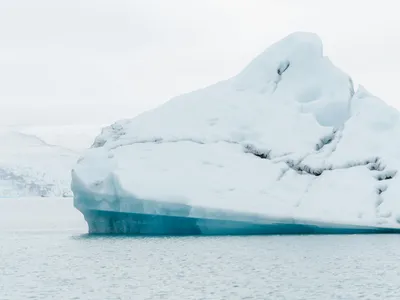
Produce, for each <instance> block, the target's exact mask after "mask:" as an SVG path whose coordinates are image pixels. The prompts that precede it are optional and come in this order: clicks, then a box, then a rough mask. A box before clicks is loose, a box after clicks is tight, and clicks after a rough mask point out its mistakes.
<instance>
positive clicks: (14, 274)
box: [0, 199, 400, 300]
mask: <svg viewBox="0 0 400 300" xmlns="http://www.w3.org/2000/svg"><path fill="white" fill-rule="evenodd" d="M86 233H87V225H86V223H85V221H84V219H83V217H82V215H81V214H80V213H79V212H78V211H76V210H75V209H74V208H73V207H72V199H0V299H1V300H15V299H18V300H19V299H85V300H87V299H89V300H90V299H96V300H97V299H99V300H100V299H107V300H112V299H135V300H136V299H139V300H140V299H294V300H295V299H299V300H300V299H307V300H310V299H318V300H320V299H323V300H329V299H346V300H351V299H399V298H400V235H395V234H387V235H386V234H382V235H374V234H371V235H286V236H273V235H272V236H271V235H270V236H224V237H218V236H213V237H199V236H198V237H190V236H187V237H112V236H89V235H87V234H86Z"/></svg>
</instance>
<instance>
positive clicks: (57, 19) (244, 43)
mask: <svg viewBox="0 0 400 300" xmlns="http://www.w3.org/2000/svg"><path fill="white" fill-rule="evenodd" d="M397 2H398V1H393V0H380V1H365V0H359V1H356V0H353V1H348V0H342V1H341V0H336V1H321V0H302V1H298V0H276V1H272V0H270V1H267V0H251V1H245V0H241V1H239V0H202V1H195V0H193V1H192V0H168V1H165V0H142V1H135V0H0V125H5V124H72V123H79V124H82V123H86V124H88V123H89V124H90V123H95V124H97V123H101V124H104V123H109V122H112V121H114V120H116V119H120V118H126V117H132V116H135V115H136V114H138V113H140V112H142V111H144V110H147V109H150V108H152V107H155V106H157V105H158V104H160V103H162V102H165V101H167V100H168V99H169V98H171V97H173V96H175V95H178V94H181V93H184V92H189V91H191V90H194V89H197V88H201V87H204V86H207V85H209V84H212V83H215V82H216V81H219V80H223V79H226V78H229V77H231V76H233V75H235V74H236V73H238V72H239V71H240V70H241V69H242V68H243V67H244V66H245V65H246V64H247V63H249V61H251V59H252V58H254V57H255V56H256V55H257V54H258V53H260V52H262V51H263V50H264V49H265V48H266V47H268V46H269V45H270V44H272V43H273V42H275V41H277V40H279V39H281V38H283V37H284V36H286V35H287V34H289V33H291V32H293V31H312V32H316V33H317V34H318V35H319V36H320V37H321V38H322V39H323V42H324V49H325V54H326V55H328V56H329V57H330V58H331V60H332V61H333V62H334V63H335V64H336V65H337V66H339V67H340V68H341V69H343V70H344V71H346V72H347V73H349V74H350V75H351V76H352V77H353V79H354V81H355V82H357V83H360V84H362V85H364V86H365V87H366V88H367V89H368V90H370V91H371V92H372V93H374V94H376V95H377V96H379V97H381V98H382V99H384V100H385V101H386V102H388V103H389V104H391V105H393V106H395V107H398V108H400V89H399V88H398V86H399V83H398V81H399V80H398V78H400V18H398V9H397V6H398V5H399V4H398V3H397Z"/></svg>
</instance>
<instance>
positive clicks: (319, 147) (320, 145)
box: [315, 128, 338, 151]
mask: <svg viewBox="0 0 400 300" xmlns="http://www.w3.org/2000/svg"><path fill="white" fill-rule="evenodd" d="M337 133H338V129H336V128H335V129H333V131H332V133H330V134H328V135H326V136H324V137H322V138H321V139H320V140H319V142H318V143H317V144H316V145H315V151H320V150H322V148H324V147H325V146H326V145H329V144H331V143H332V142H333V140H334V139H335V138H336V134H337Z"/></svg>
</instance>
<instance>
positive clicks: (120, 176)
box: [72, 33, 400, 234]
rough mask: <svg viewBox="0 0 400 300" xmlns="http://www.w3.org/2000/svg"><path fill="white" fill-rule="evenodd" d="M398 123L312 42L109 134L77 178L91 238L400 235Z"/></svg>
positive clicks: (285, 43) (281, 47)
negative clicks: (122, 235) (120, 235)
mask: <svg viewBox="0 0 400 300" xmlns="http://www.w3.org/2000/svg"><path fill="white" fill-rule="evenodd" d="M399 140H400V122H399V113H398V112H397V111H396V110H395V109H393V108H391V107H389V106H388V105H386V104H385V103H384V102H382V101H381V100H380V99H378V98H376V97H374V96H373V95H371V94H369V93H368V92H367V91H366V90H365V89H364V88H362V87H359V88H358V90H357V91H355V90H354V87H353V82H352V80H351V78H350V77H349V76H348V75H346V74H345V73H343V72H342V71H341V70H339V69H338V68H336V67H335V66H334V65H333V64H332V63H331V62H330V60H329V59H328V58H327V57H325V56H323V51H322V42H321V40H320V39H319V37H318V36H316V35H315V34H312V33H294V34H291V35H289V36H288V37H286V38H284V39H283V40H281V41H279V42H278V43H276V44H274V45H272V46H270V47H269V48H268V49H267V50H265V51H264V52H263V53H262V54H260V55H259V56H258V57H257V58H255V59H254V60H253V61H252V62H251V63H250V64H249V65H248V66H247V67H246V68H245V69H244V70H243V71H242V72H241V73H239V74H238V75H237V76H235V77H233V78H231V79H229V80H226V81H222V82H219V83H217V84H215V85H212V86H210V87H207V88H204V89H201V90H198V91H195V92H192V93H189V94H185V95H182V96H179V97H176V98H174V99H172V100H170V101H169V102H167V103H165V104H164V105H162V106H160V107H158V108H157V109H154V110H152V111H149V112H145V113H143V114H141V115H139V116H137V117H136V118H134V119H131V120H123V121H119V122H116V123H114V124H113V125H111V126H109V127H106V128H104V129H103V131H102V133H101V134H100V135H99V136H98V137H97V138H96V140H95V142H94V144H93V146H92V147H91V149H89V150H88V151H87V152H86V154H85V155H84V156H83V157H82V158H81V159H80V160H79V161H78V163H77V165H76V166H75V167H74V169H73V171H72V190H73V193H74V203H75V206H76V208H77V209H79V210H80V211H81V212H82V213H83V214H84V215H85V218H86V220H87V222H88V224H89V231H90V232H93V233H133V234H225V233H229V234H235V233H238V234H247V233H343V232H377V231H380V232H392V231H395V232H397V230H400V179H399V176H396V175H397V171H398V170H399V167H400V141H399Z"/></svg>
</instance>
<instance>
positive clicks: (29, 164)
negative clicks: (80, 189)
mask: <svg viewBox="0 0 400 300" xmlns="http://www.w3.org/2000/svg"><path fill="white" fill-rule="evenodd" d="M95 127H96V126H86V127H84V126H69V127H66V126H62V127H61V126H60V127H54V126H43V127H39V126H35V127H33V126H29V127H16V126H12V127H2V128H0V140H1V141H3V143H2V145H1V147H0V198H9V197H13V198H16V197H29V196H41V197H50V196H51V197H54V196H56V197H71V196H72V192H71V176H70V174H71V172H70V170H71V168H72V167H73V166H74V164H75V163H76V161H77V160H78V158H79V157H80V155H81V153H82V151H83V149H84V148H85V147H89V146H90V139H92V140H93V137H94V136H95V134H93V133H92V132H93V131H94V130H95V129H94V128H95ZM97 128H99V127H97ZM97 131H99V130H97ZM60 144H61V145H60Z"/></svg>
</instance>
